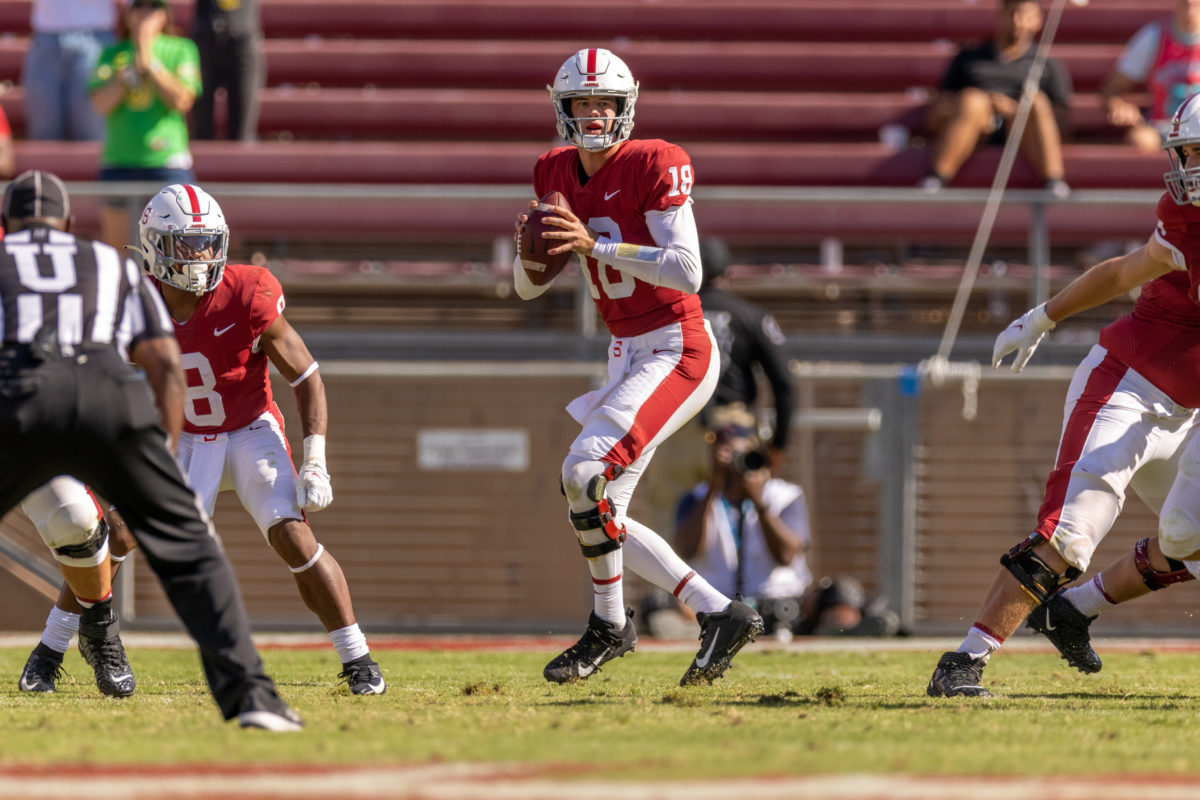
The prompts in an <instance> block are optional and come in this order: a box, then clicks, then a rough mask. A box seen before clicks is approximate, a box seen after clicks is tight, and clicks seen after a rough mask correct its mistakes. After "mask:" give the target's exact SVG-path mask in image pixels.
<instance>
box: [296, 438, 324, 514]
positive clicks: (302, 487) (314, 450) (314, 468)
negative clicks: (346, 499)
mask: <svg viewBox="0 0 1200 800" xmlns="http://www.w3.org/2000/svg"><path fill="white" fill-rule="evenodd" d="M299 477H300V481H299V483H297V485H296V503H297V504H299V506H300V507H301V508H303V509H304V510H305V511H320V510H321V509H323V508H325V507H326V506H328V505H329V504H330V503H332V502H333V486H332V485H331V484H330V483H329V470H327V469H325V437H324V436H322V435H321V434H319V433H314V434H311V435H309V436H305V437H304V463H303V464H301V465H300V472H299Z"/></svg>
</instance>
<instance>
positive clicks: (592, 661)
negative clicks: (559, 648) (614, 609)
mask: <svg viewBox="0 0 1200 800" xmlns="http://www.w3.org/2000/svg"><path fill="white" fill-rule="evenodd" d="M636 646H637V629H636V628H635V627H634V626H633V609H632V608H627V609H625V627H624V628H622V629H621V630H619V631H618V630H614V629H613V624H612V623H611V622H608V621H607V620H603V619H600V618H599V617H598V616H596V612H595V611H593V612H592V613H591V614H590V615H589V616H588V626H587V630H586V631H584V632H583V635H582V636H580V637H579V641H578V642H576V643H575V644H573V645H571V646H570V647H568V648H567V649H566V650H564V651H563V652H562V653H560V654H559V655H558V656H557V657H556V658H555V659H554V660H553V661H551V662H550V663H549V664H547V665H546V669H544V670H543V671H542V674H543V675H544V676H545V677H546V680H548V681H551V682H553V683H574V682H575V681H585V680H587V679H588V678H589V677H591V675H592V673H594V672H599V671H600V666H601V665H602V664H606V663H608V662H609V661H612V660H613V659H614V658H618V657H620V656H624V655H625V654H626V653H629V652H632V651H633V648H634V647H636Z"/></svg>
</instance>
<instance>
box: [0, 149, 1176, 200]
mask: <svg viewBox="0 0 1200 800" xmlns="http://www.w3.org/2000/svg"><path fill="white" fill-rule="evenodd" d="M547 147H548V144H547V143H545V142H501V143H493V144H490V145H488V146H487V147H483V146H481V145H479V144H477V143H475V142H255V143H241V142H193V143H192V152H193V154H194V156H195V160H196V174H197V177H198V179H199V180H200V181H202V182H204V183H210V182H212V183H365V184H391V183H397V184H443V185H454V184H460V185H474V184H506V185H523V186H528V185H529V184H530V182H531V180H532V175H533V161H534V159H535V158H536V157H537V155H538V154H539V153H541V152H543V151H544V150H545V149H546V148H547ZM688 151H689V153H690V154H691V156H692V160H693V162H694V163H695V166H696V174H697V178H698V180H699V185H700V186H702V187H703V186H891V187H906V186H912V185H913V184H914V183H915V182H916V181H917V180H918V179H919V178H920V177H921V176H922V175H923V174H924V171H925V167H926V159H927V158H928V156H927V154H926V153H925V152H924V151H921V150H902V151H898V152H897V151H894V150H891V149H889V148H887V147H885V146H883V145H879V144H873V143H866V144H853V143H850V144H847V143H842V144H829V143H824V144H811V143H792V144H781V143H766V144H727V143H711V144H708V143H701V144H696V145H691V146H689V147H688ZM16 153H17V169H18V170H24V169H51V170H54V171H55V172H57V173H58V174H59V175H61V176H62V177H63V178H64V179H66V180H69V181H90V180H94V178H95V176H96V164H97V159H98V157H99V146H98V145H96V144H89V143H76V142H26V141H20V142H17V144H16ZM999 153H1000V151H999V148H995V147H986V148H983V149H981V150H980V151H978V152H977V153H976V154H975V155H973V156H972V157H971V159H970V160H969V161H968V162H967V164H966V166H965V167H964V168H963V170H962V172H961V173H960V174H959V176H958V178H957V179H956V180H955V186H958V187H986V186H989V185H990V184H991V179H992V175H993V174H995V171H996V166H997V163H998V161H999ZM1066 162H1067V173H1068V174H1069V175H1071V176H1072V181H1073V185H1074V186H1075V188H1078V189H1101V188H1121V189H1158V188H1161V187H1162V173H1163V172H1164V170H1165V167H1166V163H1167V162H1166V159H1165V157H1163V156H1160V155H1142V154H1139V153H1137V152H1135V151H1134V150H1132V149H1131V148H1128V147H1125V146H1123V145H1068V146H1067V148H1066ZM1010 185H1012V186H1013V187H1020V188H1032V187H1036V185H1037V182H1036V179H1035V177H1034V174H1033V172H1032V170H1031V169H1030V168H1029V167H1028V166H1027V165H1026V164H1025V163H1024V162H1023V161H1018V162H1017V164H1016V166H1015V168H1014V170H1013V175H1012V179H1011V181H1010Z"/></svg>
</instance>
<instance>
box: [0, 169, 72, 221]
mask: <svg viewBox="0 0 1200 800" xmlns="http://www.w3.org/2000/svg"><path fill="white" fill-rule="evenodd" d="M0 215H2V216H3V217H4V219H6V220H10V219H26V218H29V217H40V218H42V219H69V218H70V216H71V198H70V197H69V196H68V195H67V187H66V185H65V184H64V183H63V182H62V179H61V178H59V177H58V176H57V175H55V174H54V173H53V172H43V171H42V170H40V169H31V170H28V171H26V172H22V173H21V174H20V175H18V176H17V177H15V178H13V179H12V181H11V182H10V183H9V184H8V188H7V189H5V190H4V207H3V210H0Z"/></svg>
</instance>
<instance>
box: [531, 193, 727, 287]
mask: <svg viewBox="0 0 1200 800" xmlns="http://www.w3.org/2000/svg"><path fill="white" fill-rule="evenodd" d="M646 227H648V228H649V229H650V235H651V236H652V237H653V238H654V243H655V244H657V245H658V247H648V246H645V245H636V244H626V243H625V242H614V241H611V240H609V239H607V238H603V237H601V238H600V239H598V240H597V241H596V246H595V247H593V248H592V258H594V259H596V260H597V261H599V262H600V263H602V264H608V265H609V266H610V267H613V268H614V269H619V270H621V271H622V272H625V273H628V274H629V275H632V276H633V277H635V278H638V279H639V280H643V281H645V282H646V283H649V284H653V285H654V286H666V287H667V288H669V289H678V290H679V291H681V292H687V293H688V294H695V293H696V292H698V291H700V279H701V277H703V273H702V271H701V269H700V234H699V233H698V232H697V231H696V218H695V217H694V216H693V215H692V199H691V198H690V197H689V198H688V200H687V202H686V203H684V204H683V205H678V206H672V207H671V208H669V209H667V210H666V211H649V212H647V213H646ZM518 291H519V290H518Z"/></svg>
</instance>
